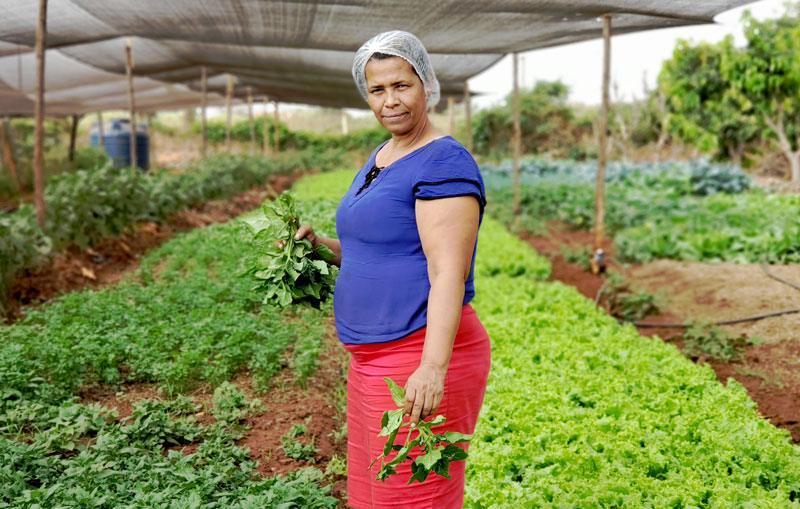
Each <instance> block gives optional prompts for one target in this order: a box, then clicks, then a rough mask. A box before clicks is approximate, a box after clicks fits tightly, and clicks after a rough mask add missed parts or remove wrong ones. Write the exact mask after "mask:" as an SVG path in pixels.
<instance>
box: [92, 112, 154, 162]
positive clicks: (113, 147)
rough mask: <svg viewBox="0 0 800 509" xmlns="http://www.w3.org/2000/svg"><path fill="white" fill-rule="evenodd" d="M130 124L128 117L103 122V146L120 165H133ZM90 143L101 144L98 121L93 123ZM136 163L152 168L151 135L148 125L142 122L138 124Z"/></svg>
mask: <svg viewBox="0 0 800 509" xmlns="http://www.w3.org/2000/svg"><path fill="white" fill-rule="evenodd" d="M130 125H131V123H130V120H129V119H127V118H112V119H111V120H110V121H109V122H104V123H103V148H104V149H105V151H106V154H108V157H110V158H111V159H113V160H114V165H115V166H118V167H124V166H130V165H131V129H130ZM89 143H90V144H91V146H93V147H99V146H100V134H99V133H98V129H97V122H93V123H92V128H91V129H90V131H89ZM136 165H137V166H138V167H139V168H141V169H143V170H147V169H148V168H150V136H149V135H148V134H147V125H145V124H141V123H137V124H136Z"/></svg>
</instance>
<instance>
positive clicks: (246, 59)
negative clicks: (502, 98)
mask: <svg viewBox="0 0 800 509" xmlns="http://www.w3.org/2000/svg"><path fill="white" fill-rule="evenodd" d="M749 1H750V0H703V1H702V2H698V1H696V0H672V1H669V2H652V1H651V0H612V1H592V2H586V1H580V0H503V1H495V2H486V1H485V0H439V1H436V2H431V1H429V0H425V1H422V0H404V1H402V2H398V1H396V0H295V1H287V0H270V1H263V0H137V1H136V2H131V1H130V0H102V1H100V0H49V4H48V5H49V7H48V48H49V49H48V50H47V56H46V59H47V63H46V73H47V76H48V85H49V86H48V92H47V93H46V95H45V101H46V103H47V106H48V111H49V112H51V113H61V112H67V111H68V112H70V113H86V112H91V111H98V110H101V109H107V108H127V96H126V95H125V94H124V93H123V94H120V93H118V91H119V90H120V89H122V90H126V89H125V87H126V82H125V76H124V62H125V58H124V55H125V53H124V49H123V48H124V44H125V39H126V38H127V37H132V38H133V41H134V45H133V47H134V59H135V63H136V67H135V69H134V74H135V75H136V76H137V77H139V79H137V83H136V86H137V97H138V93H139V87H140V86H150V87H152V88H159V87H160V88H159V91H158V92H153V93H152V94H151V95H150V96H149V99H148V100H146V101H144V102H143V103H142V104H137V106H139V107H141V108H142V109H159V108H170V107H173V108H174V107H178V106H179V105H182V104H190V103H194V104H199V102H200V96H199V94H198V93H197V91H198V90H199V89H200V86H199V77H200V68H201V67H202V66H207V67H208V72H209V76H210V77H211V78H212V80H211V83H210V85H209V86H210V90H211V91H213V92H216V93H217V94H221V93H223V92H224V86H225V81H226V79H225V74H226V73H231V74H234V75H235V76H236V83H237V86H236V90H235V94H236V96H237V97H238V98H240V99H241V98H244V97H246V95H247V87H251V90H252V92H253V93H254V94H256V96H261V95H268V96H269V97H270V98H272V99H275V100H279V101H284V102H297V103H307V104H317V105H323V106H334V107H364V103H363V101H362V100H361V98H360V97H359V94H358V92H357V91H356V90H355V87H354V86H353V84H352V81H350V80H349V75H350V66H351V64H352V57H353V53H354V52H355V50H356V49H357V48H358V47H359V46H360V45H361V44H362V43H364V41H366V40H367V39H369V38H370V37H372V36H373V35H375V34H377V33H380V32H383V31H386V30H393V29H400V30H407V31H409V32H412V33H414V34H415V35H417V36H418V37H419V38H420V39H421V40H422V42H423V43H424V44H425V46H426V47H427V49H428V51H429V52H430V53H431V61H432V64H433V66H434V68H435V69H436V74H437V76H438V77H439V81H440V83H441V85H442V97H443V98H447V97H459V98H460V97H461V95H462V93H463V83H464V81H465V80H466V79H468V78H469V77H471V76H474V75H475V74H477V73H479V72H481V71H483V70H484V69H486V68H488V67H489V66H491V65H492V64H494V63H495V62H497V61H498V60H499V59H500V58H502V56H503V55H504V54H505V53H508V52H511V51H525V50H531V49H536V48H544V47H548V46H554V45H559V44H567V43H572V42H578V41H582V40H586V39H591V38H596V37H600V36H601V31H602V30H601V25H602V24H601V23H600V22H599V21H598V16H601V15H602V14H604V13H612V14H613V15H614V23H613V25H614V33H615V34H621V33H628V32H635V31H639V30H648V29H653V28H663V27H674V26H682V25H691V24H698V23H710V22H712V21H713V17H714V15H716V14H718V13H720V12H723V11H725V10H728V9H731V8H734V7H737V6H740V5H744V4H746V3H749ZM37 4H38V2H37V1H35V0H4V1H3V2H2V16H0V114H31V113H32V111H33V103H32V101H31V99H32V97H33V93H34V89H33V83H34V76H35V74H34V69H35V67H34V65H33V59H32V58H31V54H32V48H33V45H34V34H35V27H36V18H37ZM18 54H22V55H23V58H21V59H20V58H18V57H17V55H18ZM20 64H21V65H20ZM20 67H21V68H22V81H21V83H20V81H19V76H18V73H17V71H16V69H18V68H20ZM112 77H114V79H111V78H112ZM141 79H149V80H153V81H154V82H155V83H151V82H145V84H142V85H140V83H139V82H138V81H140V80H141ZM62 80H63V81H64V82H63V83H61V81H62ZM167 84H171V85H172V86H167ZM175 85H177V86H175ZM50 86H53V87H54V88H50ZM51 91H52V93H55V95H51ZM59 94H60V95H59ZM98 97H102V98H103V99H102V100H97V98H98ZM215 100H219V97H215ZM137 102H138V101H137ZM445 102H446V101H445Z"/></svg>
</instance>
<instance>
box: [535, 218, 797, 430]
mask: <svg viewBox="0 0 800 509" xmlns="http://www.w3.org/2000/svg"><path fill="white" fill-rule="evenodd" d="M522 237H523V238H524V239H525V240H526V241H527V242H528V243H529V244H530V245H531V246H532V247H534V248H535V249H536V250H537V251H539V252H540V253H542V254H544V255H545V256H547V257H548V258H549V259H550V262H551V264H552V275H551V279H553V280H556V281H561V282H564V283H566V284H569V285H572V286H575V287H576V288H577V289H578V291H580V292H581V293H582V294H583V295H585V296H586V297H588V298H590V299H593V300H594V299H595V298H596V297H597V293H598V291H599V290H600V287H601V286H602V285H603V282H604V281H605V278H604V277H601V276H596V275H594V274H592V273H591V272H590V271H588V270H587V269H586V268H584V267H583V266H581V265H579V264H577V263H569V262H567V261H566V260H565V259H564V256H563V254H562V247H561V246H567V247H568V248H570V249H574V248H575V247H576V246H591V245H592V240H593V239H592V234H591V233H590V232H585V231H570V230H569V229H568V228H567V227H565V226H564V225H562V224H558V223H551V224H550V227H549V231H548V233H547V235H539V236H537V235H528V234H523V235H522ZM604 250H605V251H606V253H607V254H608V253H610V259H611V261H610V263H609V267H610V270H614V271H617V272H618V273H620V274H621V275H623V276H624V278H625V280H626V282H627V283H628V284H629V285H630V286H631V287H632V288H634V289H636V290H641V291H646V292H650V293H653V294H656V295H657V296H658V297H659V299H658V300H659V301H660V306H659V308H660V312H659V314H658V315H655V316H649V317H647V318H646V319H645V320H644V321H646V322H649V323H658V324H672V323H677V324H681V323H685V322H686V321H687V320H689V319H691V320H696V321H697V320H703V321H709V322H716V321H723V320H731V319H738V318H743V317H749V316H755V315H760V314H764V313H769V312H772V311H778V310H783V309H792V308H800V291H797V290H796V289H794V288H792V287H790V286H787V285H785V284H782V283H779V282H777V281H775V280H774V279H771V278H769V277H768V276H767V275H766V274H765V273H764V271H763V270H762V269H761V267H760V266H759V265H756V264H739V263H716V264H710V263H699V262H682V261H674V260H657V261H655V262H652V263H648V264H639V265H631V266H622V265H620V264H616V263H614V261H613V246H612V245H611V243H610V241H609V242H608V243H607V244H606V245H605V246H604ZM769 270H770V271H772V272H773V273H774V274H776V275H777V276H779V277H782V278H784V279H787V280H789V281H793V282H795V283H797V284H800V265H797V264H795V265H781V266H770V267H769ZM723 329H724V330H725V331H726V332H728V333H729V334H731V335H733V336H745V337H747V338H750V339H751V340H754V341H758V342H759V343H758V344H754V345H750V346H747V347H746V349H745V351H744V354H743V355H742V356H740V358H739V359H737V360H734V361H731V362H721V361H715V360H711V359H707V358H702V357H698V356H696V355H694V354H692V353H689V352H687V355H688V356H689V357H691V358H692V359H693V360H695V361H696V362H700V363H707V364H709V365H710V366H711V367H712V368H713V369H714V372H715V373H716V375H717V379H718V380H719V381H720V382H722V383H727V380H728V379H729V378H733V379H734V380H736V381H737V382H739V383H740V384H742V385H743V386H744V387H745V388H746V389H747V392H748V394H749V395H750V397H751V398H752V399H753V400H754V401H755V402H756V404H757V406H758V411H759V413H760V415H762V416H763V417H765V418H767V419H769V420H770V422H772V423H773V424H774V425H775V426H778V427H781V428H784V429H786V430H788V431H789V432H790V433H791V436H792V440H793V441H794V442H795V443H800V369H799V368H800V313H796V314H786V315H782V316H778V317H773V318H767V319H764V320H759V321H754V322H748V323H743V324H740V325H731V326H725V327H723ZM639 332H640V333H641V334H644V335H648V336H652V335H658V336H659V337H661V338H662V339H665V340H671V341H673V342H674V343H675V344H676V346H678V347H679V348H682V347H683V342H682V340H681V335H682V332H681V329H674V328H645V327H641V328H639Z"/></svg>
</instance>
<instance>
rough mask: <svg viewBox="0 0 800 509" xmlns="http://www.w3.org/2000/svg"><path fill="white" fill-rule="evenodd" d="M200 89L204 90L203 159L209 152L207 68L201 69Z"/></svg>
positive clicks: (202, 104)
mask: <svg viewBox="0 0 800 509" xmlns="http://www.w3.org/2000/svg"><path fill="white" fill-rule="evenodd" d="M200 88H201V89H202V99H201V100H200V111H201V113H200V117H201V119H200V125H201V130H202V132H203V141H202V144H201V149H200V153H201V155H202V157H205V156H206V152H207V150H208V134H207V133H206V107H207V106H208V75H207V74H206V66H203V67H201V68H200Z"/></svg>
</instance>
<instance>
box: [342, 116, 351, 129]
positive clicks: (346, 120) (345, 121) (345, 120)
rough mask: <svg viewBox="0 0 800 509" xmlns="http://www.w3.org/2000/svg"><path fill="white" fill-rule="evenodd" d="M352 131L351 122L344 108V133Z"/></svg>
mask: <svg viewBox="0 0 800 509" xmlns="http://www.w3.org/2000/svg"><path fill="white" fill-rule="evenodd" d="M349 132H350V124H349V120H348V118H347V112H346V111H344V110H342V134H348V133H349Z"/></svg>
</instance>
